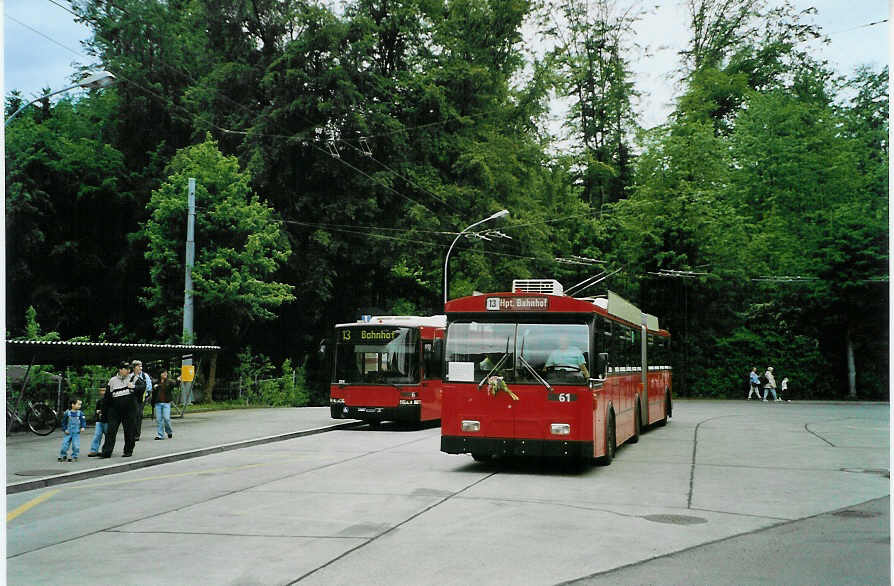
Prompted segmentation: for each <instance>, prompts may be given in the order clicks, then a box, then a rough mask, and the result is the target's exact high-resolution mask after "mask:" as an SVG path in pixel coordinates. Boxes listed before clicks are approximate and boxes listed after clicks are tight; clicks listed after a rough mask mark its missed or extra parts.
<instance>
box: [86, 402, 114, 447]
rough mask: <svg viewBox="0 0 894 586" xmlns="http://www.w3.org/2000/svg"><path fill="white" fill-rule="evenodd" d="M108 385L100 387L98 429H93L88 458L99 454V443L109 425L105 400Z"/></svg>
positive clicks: (97, 413) (97, 410) (97, 414)
mask: <svg viewBox="0 0 894 586" xmlns="http://www.w3.org/2000/svg"><path fill="white" fill-rule="evenodd" d="M107 391H108V386H105V387H103V388H101V389H99V398H98V399H97V400H96V409H95V412H96V429H94V430H93V441H92V442H91V443H90V451H89V452H88V453H87V457H88V458H95V457H96V456H98V455H99V443H100V442H101V441H102V436H104V435H105V433H106V429H107V428H108V427H109V424H108V419H107V418H106V410H105V401H106V392H107Z"/></svg>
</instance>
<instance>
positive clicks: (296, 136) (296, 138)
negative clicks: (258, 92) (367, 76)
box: [7, 0, 601, 260]
mask: <svg viewBox="0 0 894 586" xmlns="http://www.w3.org/2000/svg"><path fill="white" fill-rule="evenodd" d="M48 1H49V2H50V3H52V4H53V5H55V6H58V7H59V8H62V9H63V10H65V11H66V12H68V13H70V14H72V15H73V16H75V17H76V18H78V19H82V20H85V21H88V22H92V23H93V24H94V25H98V24H99V23H98V22H97V21H96V20H95V19H91V18H89V17H87V16H85V15H82V14H78V13H76V12H74V11H72V10H70V9H69V8H68V7H66V6H63V5H61V4H59V3H58V2H57V1H56V0H48ZM108 4H109V5H110V6H112V7H113V8H116V9H117V10H120V11H121V12H122V13H124V14H127V15H130V13H129V12H128V11H127V10H125V9H124V8H121V7H120V6H116V5H114V4H112V3H111V2H108ZM7 17H9V18H10V19H11V20H13V21H15V22H17V23H18V24H20V25H22V26H24V27H25V28H28V29H29V30H31V31H32V32H34V33H35V34H38V35H40V36H41V37H43V38H45V39H47V40H49V41H51V42H53V43H55V44H56V45H58V46H60V47H62V48H63V49H65V50H67V51H69V52H71V53H72V54H74V55H75V56H78V57H82V58H88V59H89V57H87V56H86V55H84V54H83V53H81V52H80V51H77V50H74V49H72V48H71V47H68V46H66V45H64V44H62V43H60V42H59V41H57V40H56V39H53V38H52V37H50V36H48V35H46V34H44V33H42V32H41V31H39V30H37V29H35V28H34V27H32V26H30V25H27V24H25V23H23V22H21V21H19V20H18V19H15V18H13V17H10V16H9V15H7ZM157 62H158V63H159V64H160V65H162V66H164V67H165V68H166V69H169V70H171V71H174V72H176V73H178V74H179V75H181V76H183V77H184V78H186V79H188V80H190V81H192V82H194V83H195V78H194V77H193V76H192V75H190V74H189V73H188V72H184V71H182V70H180V69H179V68H174V67H171V66H170V65H168V64H167V63H166V62H165V61H164V60H158V61H157ZM116 75H117V77H118V78H119V79H121V80H122V81H126V82H127V83H129V84H131V85H133V86H135V87H137V88H139V89H140V90H142V91H144V92H146V93H147V94H149V95H151V96H153V97H155V98H157V99H159V100H161V101H162V102H163V103H165V104H166V105H167V106H169V107H171V108H173V109H175V110H177V111H178V112H180V113H182V114H184V115H185V116H186V117H188V118H190V119H192V120H193V121H194V122H195V123H197V124H198V125H204V126H205V127H206V128H208V129H213V130H216V131H218V132H221V133H223V134H229V135H241V136H245V137H246V138H248V137H265V138H278V139H284V140H288V141H298V142H301V143H302V144H304V145H306V146H309V147H311V148H313V149H315V150H317V151H319V152H320V153H321V154H323V155H326V156H329V157H330V158H336V159H337V160H338V161H339V162H340V163H342V164H344V165H345V166H347V167H348V168H350V169H352V170H353V171H355V172H357V173H359V174H360V175H363V176H364V177H366V178H367V179H369V180H371V181H373V182H374V183H378V184H379V185H381V186H383V187H385V188H386V189H387V190H389V191H390V192H392V193H394V194H395V195H397V196H399V197H400V198H402V199H404V200H406V201H408V202H410V203H413V204H417V205H420V206H421V207H422V208H424V209H426V210H427V211H429V212H431V213H432V214H434V212H433V211H432V210H431V209H429V208H428V207H427V206H426V205H424V204H423V203H421V202H420V201H418V200H415V199H413V198H411V197H409V196H407V195H405V194H403V193H401V192H400V191H398V190H396V189H394V188H393V187H392V186H390V185H388V184H387V183H385V182H384V181H381V180H379V179H377V178H375V177H373V176H372V175H370V174H369V173H367V172H365V171H364V170H362V169H360V168H359V167H357V166H355V165H353V164H351V163H349V162H348V161H345V160H344V159H342V158H341V157H332V155H331V153H329V152H327V151H326V150H325V149H323V148H322V147H320V146H318V145H317V144H315V142H314V141H313V140H310V139H309V138H308V137H307V136H306V135H307V134H309V133H310V132H313V131H316V130H318V129H319V128H320V127H312V128H310V129H308V130H305V131H304V135H302V134H301V133H296V134H293V135H283V134H274V133H266V132H259V131H243V130H233V129H228V128H224V127H221V126H219V125H218V124H216V123H214V122H213V121H211V120H207V119H204V118H202V117H200V116H199V115H197V114H195V113H193V112H191V111H189V110H188V109H187V108H185V107H183V106H181V105H180V104H176V103H174V102H172V101H170V100H169V99H168V98H167V97H166V96H164V95H162V94H159V93H158V92H156V91H155V90H153V89H151V88H148V87H146V86H144V85H142V84H141V83H139V82H137V81H136V80H133V79H130V78H128V77H127V76H125V75H121V74H120V72H119V73H117V74H116ZM221 97H222V98H223V99H224V100H225V101H227V102H229V103H231V104H233V105H235V106H237V107H239V108H241V109H243V110H245V111H248V112H250V113H254V111H253V110H251V109H250V108H249V107H248V106H245V105H244V104H240V103H239V102H236V101H235V100H232V99H231V98H229V96H227V95H226V94H224V93H222V94H221ZM489 113H492V112H479V113H475V114H470V115H468V116H466V117H470V118H472V117H478V116H483V115H486V114H489ZM299 116H301V117H302V118H303V119H304V120H305V121H306V122H308V123H309V124H311V125H313V124H314V123H313V122H312V121H311V120H309V119H308V118H306V117H305V116H303V115H301V114H299ZM447 122H449V120H445V121H442V122H438V123H431V124H428V125H423V126H434V125H436V124H444V123H447ZM414 128H415V127H409V128H404V129H403V130H402V131H406V130H412V129H414ZM395 132H401V131H395ZM389 134H390V133H389ZM339 142H341V143H344V144H347V145H348V146H350V147H351V148H353V149H355V150H357V151H359V152H361V153H362V154H364V155H366V153H364V152H363V150H362V149H361V148H359V147H357V146H356V145H353V144H351V143H350V142H349V141H346V140H344V139H340V140H339ZM366 156H367V158H371V160H373V161H374V162H376V163H377V164H379V165H380V166H382V167H383V168H384V169H386V170H387V171H389V172H390V173H392V174H393V175H394V176H396V177H398V178H400V179H403V180H404V181H406V182H407V183H409V184H411V185H413V186H414V187H416V188H417V189H419V190H420V191H422V192H424V193H427V194H429V195H430V196H432V197H433V198H434V199H436V200H438V201H440V202H441V203H443V204H445V205H447V206H448V207H450V208H451V209H453V210H454V211H455V212H457V213H460V212H459V210H457V209H456V208H453V207H452V206H451V205H450V204H449V203H448V202H447V201H446V200H444V199H442V198H440V197H439V196H437V195H435V194H434V193H432V192H431V191H429V190H427V189H425V188H424V187H421V186H419V185H418V184H416V183H415V182H414V181H412V180H411V179H409V178H407V177H404V176H403V175H401V174H400V173H398V172H397V171H395V170H393V169H391V168H390V167H389V166H387V165H385V164H384V163H382V162H381V161H378V160H377V159H375V157H369V156H368V155H366ZM593 212H595V210H594V211H593ZM600 213H601V211H600ZM592 215H593V213H592V212H591V213H586V214H575V215H570V216H565V217H562V218H552V219H548V220H543V221H539V222H528V223H524V224H515V225H512V226H507V227H504V230H511V229H513V228H522V227H529V226H534V225H541V224H550V223H555V222H561V221H565V220H568V219H573V218H578V217H587V216H592ZM444 234H456V232H452V233H451V232H444ZM472 236H474V233H473V234H472ZM495 254H501V255H504V256H515V257H518V258H529V259H536V260H543V259H537V258H536V257H529V256H524V255H513V254H510V253H499V252H496V251H495Z"/></svg>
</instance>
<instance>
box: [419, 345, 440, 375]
mask: <svg viewBox="0 0 894 586" xmlns="http://www.w3.org/2000/svg"><path fill="white" fill-rule="evenodd" d="M422 351H423V359H424V361H425V378H426V379H434V378H441V364H442V362H443V358H444V357H443V353H444V341H443V340H440V339H438V340H433V341H431V342H429V341H426V342H425V343H424V344H423V346H422Z"/></svg>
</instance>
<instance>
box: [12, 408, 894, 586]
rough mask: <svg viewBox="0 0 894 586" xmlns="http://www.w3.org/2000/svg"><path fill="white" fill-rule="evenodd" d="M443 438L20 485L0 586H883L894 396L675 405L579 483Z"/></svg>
mask: <svg viewBox="0 0 894 586" xmlns="http://www.w3.org/2000/svg"><path fill="white" fill-rule="evenodd" d="M439 434H440V430H439V429H438V428H436V427H435V428H428V429H419V430H404V429H399V428H393V427H389V426H383V427H382V428H381V429H379V430H371V429H369V428H365V427H364V428H358V429H352V430H337V431H331V432H328V433H323V434H319V435H313V436H308V437H301V438H297V439H290V440H287V441H281V442H276V443H269V444H264V445H260V446H254V447H248V448H244V449H238V450H232V451H228V452H225V453H216V454H211V455H207V456H202V457H200V458H193V459H190V460H184V461H177V462H171V463H166V464H162V465H158V466H154V467H152V468H143V469H139V470H133V471H130V472H124V473H120V474H114V475H108V476H104V477H100V478H93V479H89V480H83V481H78V482H71V483H68V484H63V485H58V486H52V487H48V488H44V489H41V490H31V491H25V492H21V493H16V494H10V495H8V497H7V527H6V531H7V543H6V547H7V552H6V554H7V555H6V562H7V578H8V580H9V583H11V584H51V583H52V584H58V583H60V582H64V583H83V584H96V583H109V582H112V581H114V582H119V583H122V584H183V583H193V584H291V583H296V582H300V583H302V584H320V585H322V584H326V585H330V584H352V585H356V584H389V585H391V584H435V583H437V584H470V583H475V584H558V583H563V582H574V581H580V582H581V583H588V584H589V583H593V584H597V583H599V584H601V583H613V584H617V583H625V584H626V583H630V584H634V583H642V584H652V583H662V584H664V583H676V584H684V583H685V584H700V583H704V584H717V583H728V584H733V583H736V584H748V583H755V584H756V583H778V584H792V583H805V584H806V583H817V582H822V583H827V584H835V583H889V582H890V553H889V552H890V548H889V543H890V530H889V524H888V521H887V519H888V518H889V517H887V516H886V515H887V508H888V500H887V497H888V496H889V495H890V479H889V473H888V466H889V408H888V405H867V404H795V403H791V404H788V403H787V404H772V403H754V402H752V403H748V402H744V401H740V402H700V401H676V402H675V409H674V418H673V419H672V420H671V422H670V424H669V425H668V426H667V427H665V428H658V429H655V430H651V431H649V432H647V433H645V434H644V435H643V436H642V438H641V440H640V442H639V443H638V444H636V445H632V446H625V447H623V448H622V449H620V450H619V452H618V455H617V458H616V459H615V461H614V463H613V464H612V465H611V466H609V467H604V468H598V467H597V468H587V469H584V470H582V471H577V470H573V469H566V468H563V467H561V466H553V465H549V464H547V463H542V462H529V463H506V464H477V463H474V462H473V461H472V459H471V458H470V457H468V456H451V455H446V454H442V453H441V452H440V451H439V449H438V447H439ZM879 499H883V500H879ZM836 544H837V545H836ZM886 554H887V555H886ZM854 559H859V560H861V567H862V568H863V570H862V573H860V572H857V570H856V569H854V568H855V567H856V565H855V564H854V563H853V560H854ZM823 568H825V569H823ZM799 576H803V577H804V579H803V580H800V581H799V580H798V579H796V578H798V577H799ZM810 577H814V578H825V579H822V580H817V581H813V580H810V579H809V578H810Z"/></svg>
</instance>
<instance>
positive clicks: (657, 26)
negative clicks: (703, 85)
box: [0, 0, 894, 127]
mask: <svg viewBox="0 0 894 586" xmlns="http://www.w3.org/2000/svg"><path fill="white" fill-rule="evenodd" d="M55 1H56V2H58V3H59V4H62V5H65V6H67V2H66V1H65V0H55ZM891 1H892V2H894V0H891ZM0 2H3V7H4V19H3V20H4V35H3V44H4V68H3V72H4V84H3V88H4V96H5V95H6V94H7V93H8V92H9V91H11V90H13V89H19V90H21V91H22V93H23V94H24V95H25V96H26V97H29V98H35V97H38V96H40V95H41V94H42V93H43V92H42V91H41V90H42V89H43V88H46V87H49V88H51V89H52V90H58V89H62V88H63V87H65V86H66V85H70V81H69V80H70V79H71V76H72V74H73V73H74V72H75V71H76V68H75V66H74V63H84V64H89V63H90V60H89V59H88V58H87V57H86V55H84V53H83V49H82V47H81V41H82V40H85V39H87V38H88V37H89V31H88V30H87V29H86V27H84V26H81V25H78V24H76V23H75V22H74V21H73V17H72V15H71V14H70V13H69V12H67V11H66V10H64V9H63V8H61V7H60V6H58V5H56V4H54V3H53V2H51V1H50V0H5V1H4V0H0ZM623 2H624V0H619V3H623ZM644 4H647V5H649V6H655V5H658V6H659V8H658V9H657V10H656V11H654V13H653V14H651V15H649V16H647V17H646V18H645V19H643V20H642V21H641V22H640V23H639V25H638V26H637V31H638V34H639V39H638V40H639V42H640V43H641V44H643V45H648V46H650V47H652V49H653V54H652V56H651V57H649V58H646V59H642V60H639V61H637V62H635V63H632V66H633V69H634V71H635V73H636V75H637V87H638V89H639V90H640V91H643V92H645V94H646V95H645V96H644V99H643V102H642V104H641V106H640V111H641V114H642V120H641V124H642V125H643V126H645V127H651V126H654V125H655V124H659V123H661V122H663V121H664V118H665V116H666V115H667V113H668V112H669V109H670V107H669V104H670V101H671V99H672V97H673V95H674V90H673V84H672V80H671V79H668V75H667V74H668V73H669V72H672V71H673V70H674V69H676V68H677V66H678V65H679V61H678V55H677V51H679V50H680V49H681V48H682V47H683V46H684V45H685V43H686V39H687V36H688V33H687V30H686V18H687V17H686V11H685V8H684V2H683V1H682V0H653V1H651V2H644ZM794 4H795V6H796V7H797V8H799V9H803V8H806V7H808V6H815V7H816V8H817V9H818V11H819V13H818V14H817V15H816V16H814V17H811V20H812V21H813V22H815V23H816V24H818V25H819V26H820V27H822V29H823V31H824V32H825V33H826V34H828V35H830V38H831V44H830V45H829V46H824V45H821V44H819V43H811V44H810V45H808V46H810V47H811V49H812V50H813V51H814V52H816V53H817V55H818V56H822V57H823V58H825V59H828V60H829V62H830V63H831V64H832V65H833V66H834V67H835V68H836V69H837V70H838V71H839V72H840V73H844V74H850V73H851V72H852V71H853V69H854V67H856V66H857V65H860V64H868V65H870V66H872V67H873V68H874V69H879V68H880V67H882V66H883V65H885V64H887V63H888V62H889V58H890V48H889V42H888V24H889V23H882V24H876V25H874V26H866V25H869V24H870V23H874V22H878V21H881V20H884V19H887V18H888V14H889V2H888V1H886V0H813V1H812V2H811V1H807V0H795V1H794ZM659 47H663V48H661V49H659Z"/></svg>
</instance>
